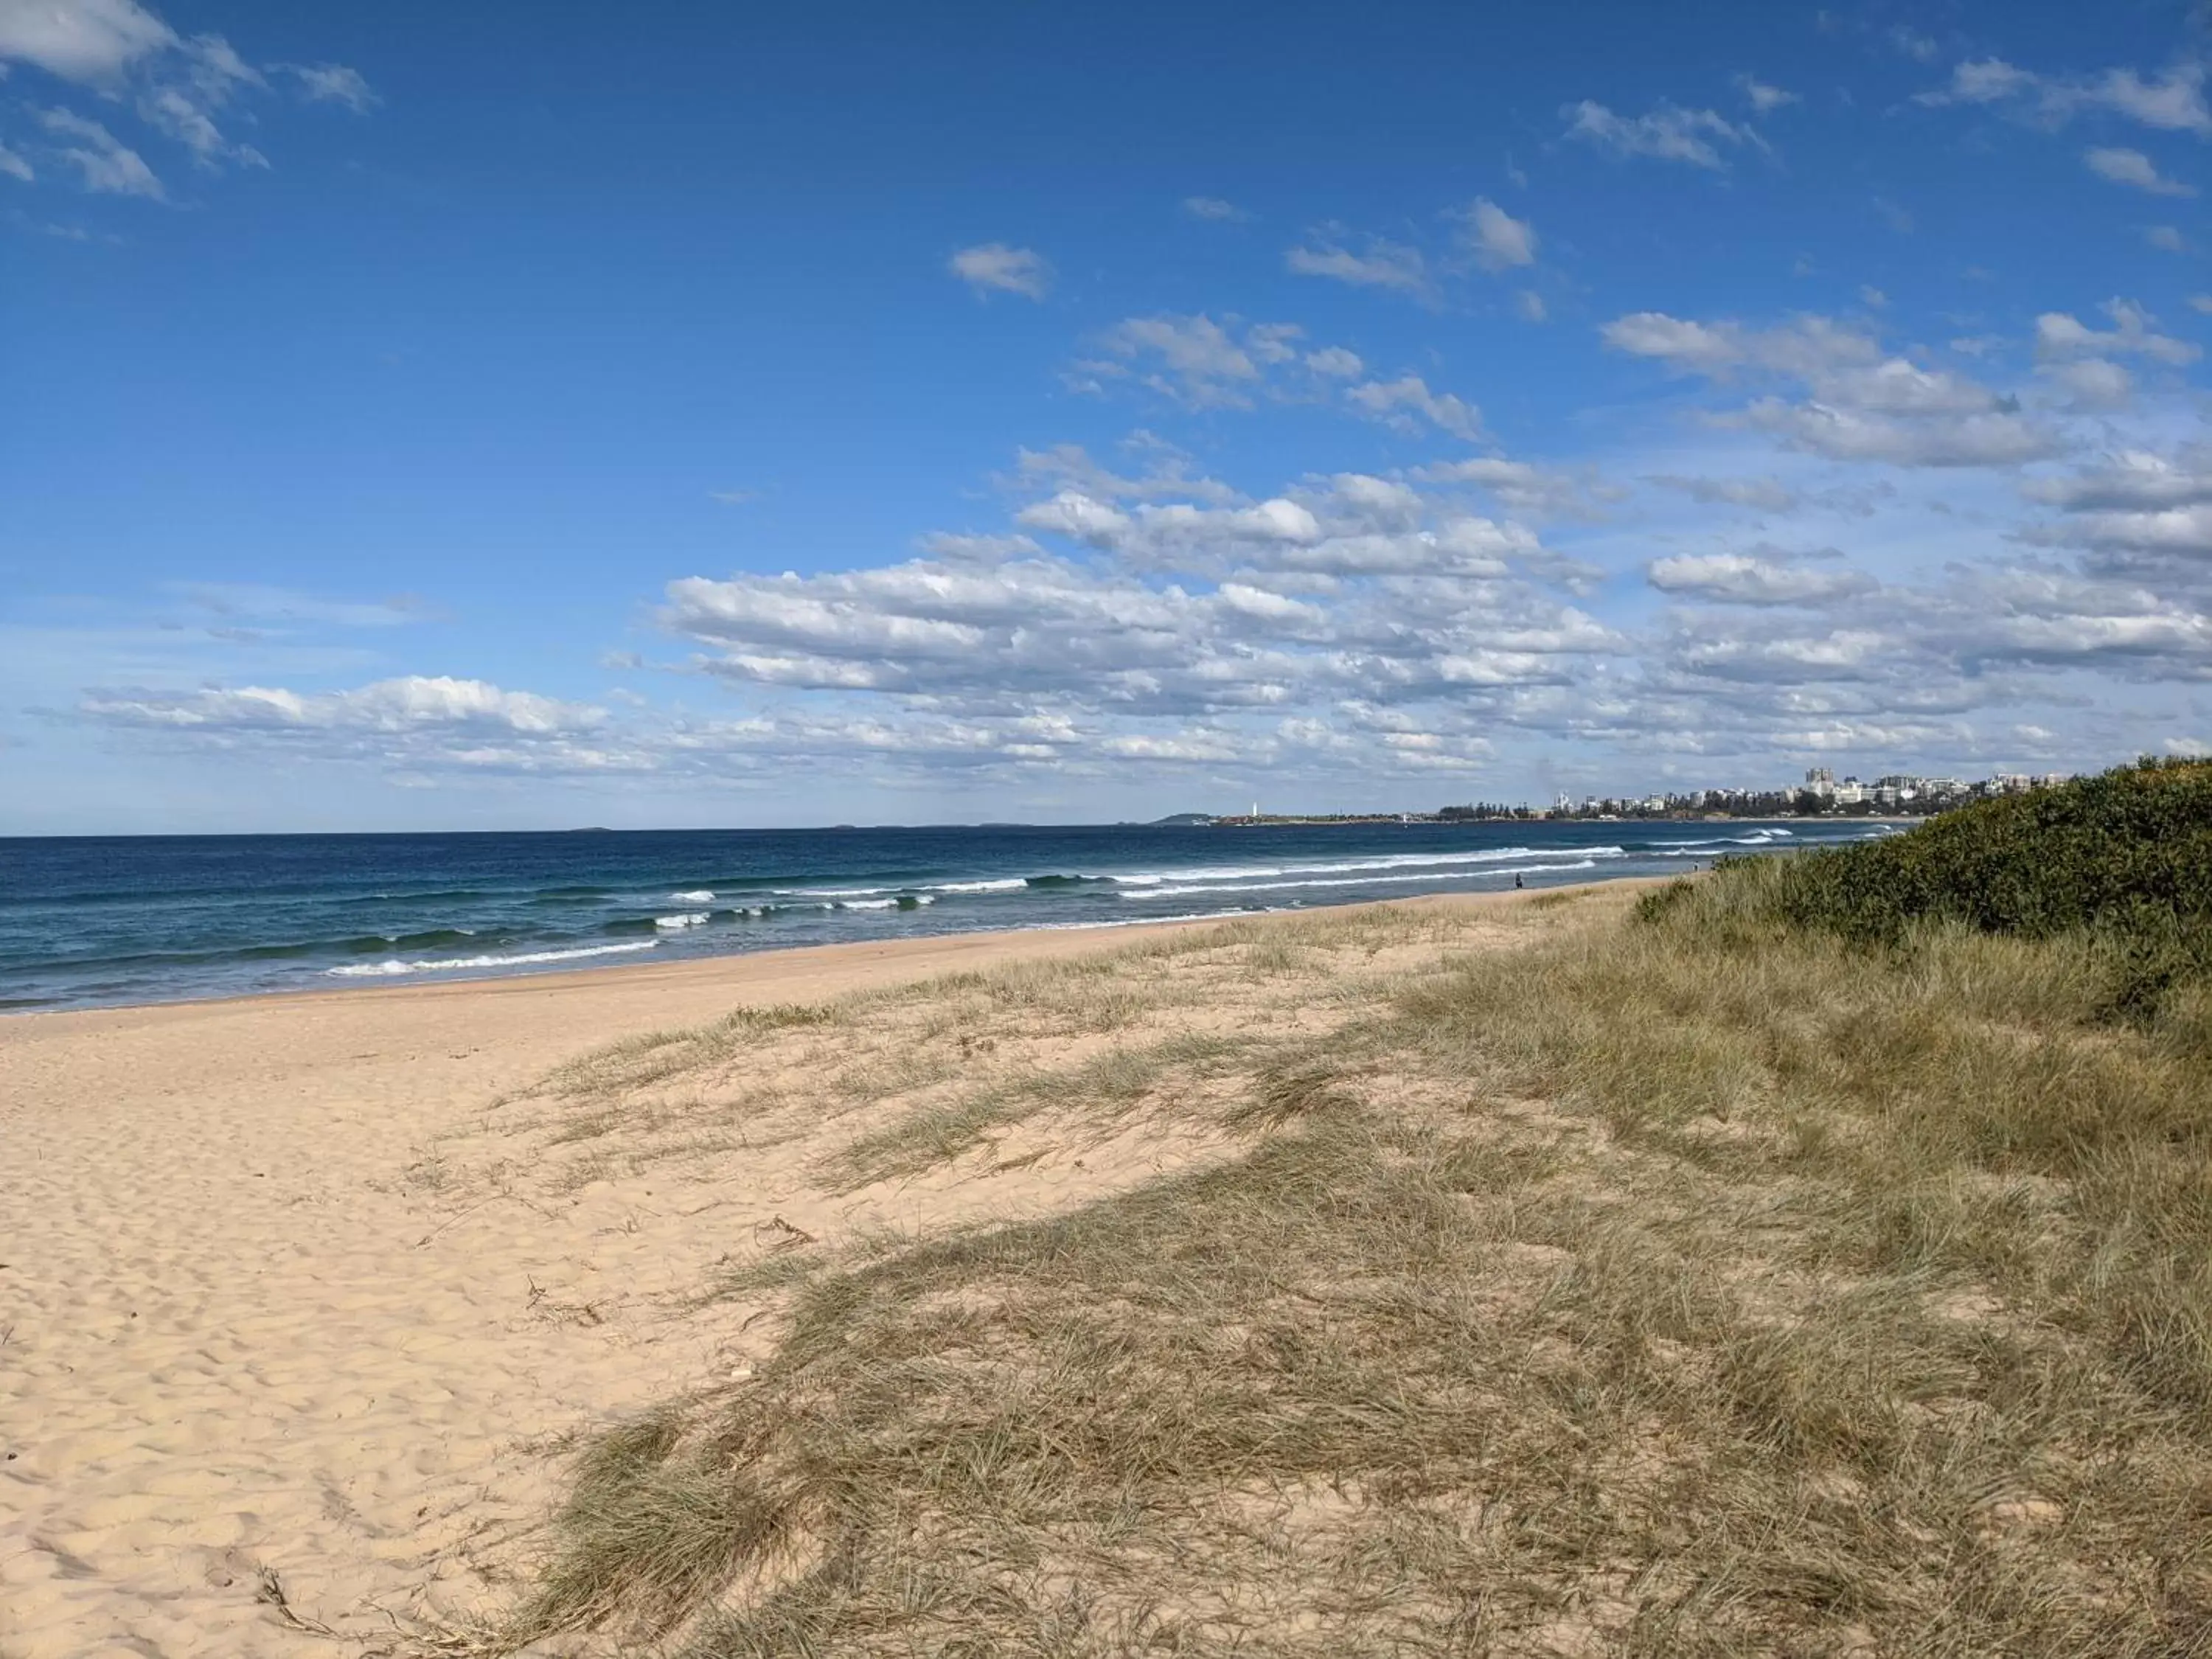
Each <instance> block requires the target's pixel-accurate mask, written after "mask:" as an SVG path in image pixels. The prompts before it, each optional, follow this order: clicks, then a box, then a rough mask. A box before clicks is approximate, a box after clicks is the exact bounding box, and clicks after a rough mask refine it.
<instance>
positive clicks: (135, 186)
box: [39, 109, 166, 202]
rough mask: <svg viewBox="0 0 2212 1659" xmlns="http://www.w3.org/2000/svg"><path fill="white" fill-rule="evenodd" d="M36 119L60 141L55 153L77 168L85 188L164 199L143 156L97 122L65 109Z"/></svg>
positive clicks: (110, 194) (49, 111) (107, 193)
mask: <svg viewBox="0 0 2212 1659" xmlns="http://www.w3.org/2000/svg"><path fill="white" fill-rule="evenodd" d="M39 120H40V125H43V126H44V127H45V128H46V131H48V132H51V133H52V134H53V135H54V136H55V137H57V138H58V139H60V140H62V141H63V142H62V143H60V144H59V145H58V147H57V153H58V155H60V157H61V159H62V160H63V161H66V162H68V163H69V164H70V166H71V167H75V168H76V170H77V176H78V178H79V179H81V180H82V182H83V185H84V187H85V188H86V189H87V190H89V191H97V192H99V193H100V194H102V195H108V196H143V197H147V198H149V200H152V201H156V202H158V201H161V199H162V198H163V197H164V195H165V194H166V192H165V191H163V190H162V188H161V180H160V179H157V178H155V176H154V170H153V168H151V167H148V166H147V165H146V162H145V159H144V158H143V156H141V155H139V154H138V152H137V150H135V149H131V148H130V146H128V145H127V144H125V143H123V142H122V141H121V140H120V139H118V138H117V137H116V136H115V135H114V134H113V133H112V132H110V131H108V130H107V129H106V127H104V126H102V125H100V123H99V122H97V121H88V120H86V119H85V118H83V117H82V116H81V115H75V114H72V113H70V112H69V111H68V110H65V109H48V110H41V111H40V112H39ZM72 140H73V141H74V142H70V141H72Z"/></svg>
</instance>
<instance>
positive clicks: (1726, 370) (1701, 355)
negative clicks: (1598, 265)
mask: <svg viewBox="0 0 2212 1659" xmlns="http://www.w3.org/2000/svg"><path fill="white" fill-rule="evenodd" d="M1599 334H1600V337H1601V338H1602V339H1603V340H1604V342H1605V343H1606V344H1607V345H1608V346H1611V347H1612V348H1613V349H1614V350H1616V351H1626V352H1628V353H1629V354H1631V355H1632V356H1638V357H1651V358H1656V359H1657V360H1659V361H1660V362H1664V363H1665V364H1666V365H1667V366H1668V368H1672V369H1674V370H1676V371H1677V372H1679V373H1683V374H1705V375H1710V376H1714V377H1723V376H1726V375H1728V374H1730V373H1731V372H1733V371H1735V370H1739V369H1756V370H1761V371H1767V372H1771V373H1776V374H1795V375H1797V376H1800V377H1802V378H1807V379H1810V378H1813V377H1815V376H1819V375H1824V374H1832V373H1834V372H1836V371H1837V370H1838V369H1841V368H1851V367H1857V366H1861V365H1868V366H1871V365H1873V364H1875V363H1878V362H1880V361H1881V343H1879V342H1878V341H1877V340H1875V338H1874V337H1873V336H1872V335H1869V334H1867V333H1865V332H1863V331H1860V330H1858V329H1854V328H1849V327H1845V326H1844V325H1841V324H1838V323H1836V322H1834V321H1832V320H1831V319H1828V318H1826V317H1815V316H1807V317H1798V318H1795V319H1792V320H1791V321H1790V322H1788V323H1786V324H1784V325H1781V326H1780V327H1777V328H1766V329H1753V328H1746V327H1744V326H1743V325H1741V324H1740V323H1735V322H1732V321H1728V322H1716V323H1700V322H1694V321H1687V320H1685V319H1681V318H1679V317H1670V316H1668V314H1667V313H1664V312H1659V311H1638V312H1633V313H1630V314H1629V315H1627V316H1626V317H1621V318H1617V319H1614V320H1613V321H1612V322H1610V323H1607V324H1606V325H1605V326H1604V327H1603V328H1602V329H1601V330H1600V331H1599Z"/></svg>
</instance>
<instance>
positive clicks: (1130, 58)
mask: <svg viewBox="0 0 2212 1659" xmlns="http://www.w3.org/2000/svg"><path fill="white" fill-rule="evenodd" d="M2208 67H2212V13H2208V12H2205V11H2203V10H2199V9H2192V8H2191V7H2190V6H2187V5H2184V4H2179V3H2151V0H2112V3H2108V4H2105V5H2101V6H2097V7H2084V6H2081V5H2078V4H2071V3H2051V0H2008V3H2003V4H1981V3H1941V0H1935V3H1929V0H1923V3H1916V4H1911V5H1889V4H1884V3H1866V4H1858V5H1853V4H1846V3H1838V4H1831V5H1827V6H1825V7H1819V6H1808V5H1798V4H1794V3H1785V0H1747V3H1740V4H1723V3H1714V4H1708V5H1700V6H1696V7H1681V6H1666V7H1658V6H1652V5H1650V4H1648V3H1644V0H1625V3H1601V0H1591V3H1584V4H1579V5H1577V6H1573V7H1563V6H1559V5H1558V4H1556V3H1535V0H1530V3H1522V0H1492V3H1485V4H1480V5H1475V4H1451V5H1427V4H1412V3H1401V0H1371V3H1369V4H1366V5H1363V6H1360V7H1358V8H1352V7H1349V6H1346V5H1343V4H1338V5H1334V6H1329V7H1322V6H1320V5H1315V4H1305V3H1296V0H1292V3H1278V4H1273V5H1267V6H1260V5H1254V4H1228V3H1224V4H1218V5H1213V6H1206V7H1194V6H1190V5H1188V4H1177V5H1174V6H1168V5H1161V4H1154V3H1150V0H1134V3H1133V0H1123V3H1121V4H1117V5H1115V6H1112V7H1072V6H1046V5H1038V4H1012V3H972V4H958V3H948V4H945V5H941V6H935V7H915V6H911V5H903V4H900V5H893V4H851V3H824V4H819V5H814V6H809V7H803V8H788V9H781V8H780V9H769V8H764V7H746V8H729V7H719V6H705V5H695V4H671V5H662V6H653V5H647V6H642V7H638V8H635V9H628V10H624V11H622V12H621V13H620V14H619V15H617V14H615V13H611V12H609V11H608V10H607V9H605V8H603V7H582V6H548V5H545V4H543V3H542V0H541V3H533V4H529V5H524V4H520V3H513V4H509V3H504V0H473V3H471V4H469V5H467V6H453V5H451V4H449V3H440V4H429V3H416V0H384V3H381V4H380V5H377V6H374V7H365V6H358V5H337V4H328V3H322V4H318V3H307V4H301V3H299V0H291V3H286V4H277V3H274V0H165V3H164V4H162V5H161V8H160V9H155V7H153V6H151V5H149V4H145V3H141V0H0V70H4V71H5V72H4V75H0V376H4V384H5V386H6V389H7V393H8V395H7V396H6V397H5V398H0V834H15V835H39V834H78V833H117V834H126V833H127V834H140V833H163V832H197V831H235V830H343V829H559V828H566V827H571V826H575V825H581V824H605V825H611V826H616V827H652V826H671V827H676V826H706V825H732V826H743V825H805V824H814V823H833V822H857V823H945V822H955V823H965V822H977V821H985V820H1024V821H1034V822H1096V821H1110V820H1118V819H1126V818H1146V817H1155V816H1158V815H1162V814H1164V813H1168V812H1173V811H1237V810H1243V809H1244V808H1246V807H1248V806H1249V805H1251V804H1253V803H1254V802H1255V801H1256V802H1258V803H1259V804H1260V805H1261V807H1262V808H1263V809H1264V810H1268V811H1345V810H1357V809H1369V808H1380V809H1387V810H1402V809H1426V808H1433V807H1435V806H1437V805H1443V804H1446V803H1454V802H1462V801H1473V800H1505V801H1521V800H1527V801H1530V802H1534V803H1539V804H1541V803H1546V802H1548V801H1549V800H1550V799H1551V798H1552V796H1553V794H1554V793H1556V792H1559V791H1568V792H1571V793H1577V794H1581V793H1591V792H1595V793H1627V792H1631V791H1633V792H1638V793H1641V792H1644V791H1650V790H1659V789H1671V788H1689V787H1714V786H1735V787H1771V786H1776V785H1779V784H1781V783H1784V782H1785V781H1791V780H1794V779H1796V778H1798V777H1800V776H1801V775H1802V773H1803V772H1804V770H1805V769H1807V768H1808V767H1812V766H1826V767H1830V768H1832V769H1834V771H1835V772H1836V774H1837V775H1838V776H1841V775H1844V774H1846V773H1856V774H1857V775H1862V776H1865V777H1869V778H1871V777H1873V776H1875V775H1882V774H1887V773H1893V772H1900V771H1903V772H1923V773H1936V774H1942V775H1958V776H1965V777H1978V776H1984V775H1989V774H1990V773H1993V772H1996V771H2001V770H2028V771H2035V772H2045V771H2075V770H2087V769H2098V768H2101V767H2104V766H2106V765H2110V764H2112V763H2116V762H2118V761H2120V760H2123V759H2125V758H2129V757H2133V756H2135V755H2137V754H2142V753H2161V754H2202V753H2206V752H2212V438H2208V435H2207V433H2206V431H2205V429H2204V418H2205V414H2206V410H2207V401H2206V386H2207V380H2206V375H2207V367H2206V360H2205V356H2204V345H2205V343H2206V340H2207V337H2208V336H2212V270H2208V269H2207V266H2206V260H2205V256H2206V252H2207V251H2208V249H2209V248H2212V221H2208V218H2207V216H2206V212H2205V197H2204V196H2203V193H2202V192H2203V189H2204V187H2205V182H2206V179H2207V169H2206V167H2205V160H2206V156H2207V153H2208V145H2212V104H2208V98H2207V87H2206V79H2207V70H2208Z"/></svg>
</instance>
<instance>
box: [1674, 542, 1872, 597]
mask: <svg viewBox="0 0 2212 1659" xmlns="http://www.w3.org/2000/svg"><path fill="white" fill-rule="evenodd" d="M1648 574H1649V576H1650V582H1651V585H1652V586H1654V587H1656V588H1657V589H1659V590H1660V592H1663V593H1687V594H1690V595H1692V596H1694V597H1696V598H1698V599H1711V600H1716V601H1719V602H1722V603H1725V604H1732V605H1817V604H1821V603H1824V602H1826V601H1828V600H1831V599H1848V598H1851V597H1854V596H1856V595H1858V594H1862V593H1869V592H1873V591H1874V589H1875V586H1876V584H1875V580H1874V578H1873V577H1871V576H1869V575H1868V574H1865V573H1864V572H1863V571H1857V570H1814V569H1808V568H1804V567H1802V566H1799V565H1794V564H1789V563H1783V562H1777V561H1776V560H1774V559H1771V558H1760V557H1757V556H1753V555H1751V554H1747V553H1706V554H1684V555H1680V556H1675V557H1673V558H1666V559H1655V560H1654V561H1652V563H1651V566H1650V571H1649V572H1648Z"/></svg>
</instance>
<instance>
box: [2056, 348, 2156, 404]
mask: <svg viewBox="0 0 2212 1659" xmlns="http://www.w3.org/2000/svg"><path fill="white" fill-rule="evenodd" d="M2044 373H2045V375H2046V376H2047V378H2048V379H2049V380H2050V381H2051V384H2052V385H2054V386H2057V388H2058V389H2059V391H2060V392H2062V393H2063V395H2064V396H2065V398H2066V399H2067V401H2068V402H2069V403H2070V404H2072V405H2073V406H2074V407H2075V408H2076V409H2081V410H2113V409H2124V408H2125V407H2126V406H2127V404H2128V400H2129V399H2130V398H2131V397H2133V396H2134V394H2135V380H2134V377H2133V376H2131V375H2130V374H2129V373H2128V372H2127V370H2125V369H2124V368H2121V367H2120V366H2119V365H2118V363H2114V362H2106V360H2105V359H2104V358H2102V357H2080V358H2075V360H2073V361H2072V362H2063V363H2050V364H2046V365H2045V367H2044Z"/></svg>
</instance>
